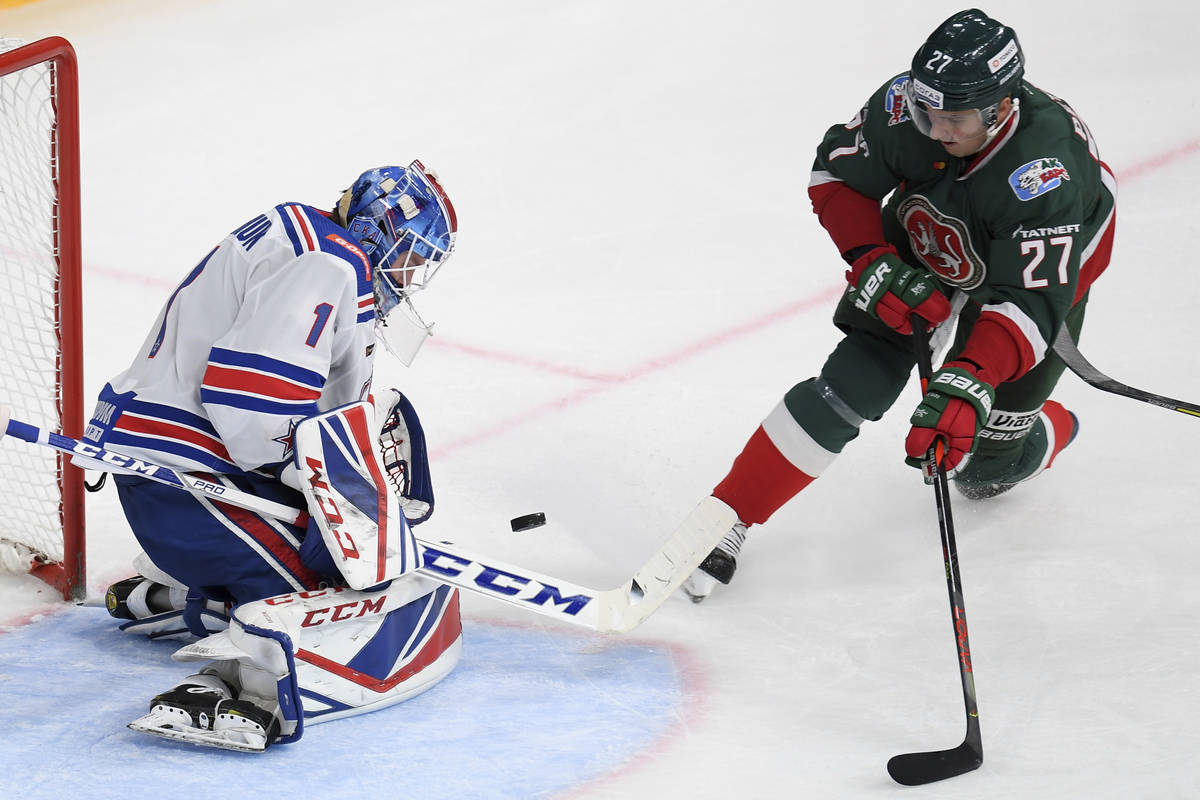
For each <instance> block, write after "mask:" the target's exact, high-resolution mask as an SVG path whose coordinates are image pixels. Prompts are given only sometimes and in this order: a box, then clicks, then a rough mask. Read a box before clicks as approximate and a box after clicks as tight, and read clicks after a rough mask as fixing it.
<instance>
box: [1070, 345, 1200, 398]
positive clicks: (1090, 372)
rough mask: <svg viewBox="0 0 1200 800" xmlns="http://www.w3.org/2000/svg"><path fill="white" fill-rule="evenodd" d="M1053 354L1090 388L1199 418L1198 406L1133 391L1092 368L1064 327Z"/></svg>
mask: <svg viewBox="0 0 1200 800" xmlns="http://www.w3.org/2000/svg"><path fill="white" fill-rule="evenodd" d="M1054 352H1055V353H1057V354H1058V357H1059V358H1061V359H1062V360H1063V363H1064V364H1066V365H1067V367H1068V368H1069V369H1070V370H1071V372H1074V373H1075V374H1076V375H1078V376H1079V377H1080V378H1081V379H1082V380H1083V382H1084V383H1086V384H1088V385H1090V386H1095V387H1096V388H1097V389H1101V390H1103V391H1105V392H1112V393H1113V394H1119V395H1121V396H1122V397H1130V398H1133V399H1134V400H1141V401H1142V402H1143V403H1150V404H1151V405H1155V406H1161V407H1162V408H1169V409H1171V410H1172V411H1178V412H1179V413H1180V414H1189V415H1191V416H1193V417H1200V406H1198V405H1196V404H1195V403H1187V402H1184V401H1183V400H1172V399H1171V398H1169V397H1163V396H1162V395H1161V394H1154V393H1152V392H1146V391H1142V390H1141V389H1135V388H1133V387H1132V386H1126V385H1125V384H1123V383H1121V382H1120V381H1117V380H1113V379H1112V378H1110V377H1108V376H1107V375H1105V374H1104V373H1103V372H1101V371H1100V370H1098V369H1096V368H1095V367H1093V366H1092V364H1091V362H1090V361H1088V360H1087V359H1086V358H1084V357H1083V353H1080V352H1079V347H1078V346H1076V344H1075V342H1074V341H1073V340H1072V339H1071V334H1070V332H1069V331H1068V330H1067V326H1065V325H1064V326H1063V327H1061V328H1059V329H1058V336H1056V337H1055V339H1054Z"/></svg>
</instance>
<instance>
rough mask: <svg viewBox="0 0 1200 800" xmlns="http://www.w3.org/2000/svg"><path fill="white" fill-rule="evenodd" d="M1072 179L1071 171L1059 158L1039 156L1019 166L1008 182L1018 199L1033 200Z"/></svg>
mask: <svg viewBox="0 0 1200 800" xmlns="http://www.w3.org/2000/svg"><path fill="white" fill-rule="evenodd" d="M1069 180H1071V175H1070V173H1068V172H1067V168H1066V167H1064V166H1063V163H1062V162H1061V161H1059V160H1058V159H1057V158H1038V159H1034V160H1033V161H1030V162H1029V163H1028V164H1023V165H1022V166H1020V167H1017V169H1016V170H1014V171H1013V173H1012V174H1011V175H1009V176H1008V184H1009V185H1010V186H1012V189H1013V191H1014V192H1016V194H1017V199H1018V200H1032V199H1033V198H1035V197H1041V196H1042V195H1044V194H1045V193H1046V192H1049V191H1051V190H1053V189H1057V188H1058V187H1059V186H1062V182H1063V181H1069Z"/></svg>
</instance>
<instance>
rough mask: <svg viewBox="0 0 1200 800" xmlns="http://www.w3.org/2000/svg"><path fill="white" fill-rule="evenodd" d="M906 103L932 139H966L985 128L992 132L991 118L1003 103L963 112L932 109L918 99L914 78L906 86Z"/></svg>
mask: <svg viewBox="0 0 1200 800" xmlns="http://www.w3.org/2000/svg"><path fill="white" fill-rule="evenodd" d="M904 102H905V104H906V105H907V106H908V115H909V117H911V118H912V121H913V125H915V126H916V127H917V130H919V131H920V132H921V133H923V134H925V135H926V136H928V137H930V138H931V139H940V138H943V137H944V138H948V139H964V138H970V137H972V136H978V135H979V134H981V133H984V132H985V131H987V132H989V133H991V131H990V129H989V122H988V120H992V121H994V120H995V119H996V116H997V107H998V106H999V104H998V103H997V104H995V105H991V106H988V107H987V108H984V109H978V108H967V109H963V110H961V111H946V110H945V109H940V108H930V107H929V105H928V104H927V103H926V102H925V101H924V100H920V99H918V97H917V93H916V88H915V86H914V81H911V80H910V81H909V82H908V83H907V84H906V85H905V87H904ZM935 129H936V130H935Z"/></svg>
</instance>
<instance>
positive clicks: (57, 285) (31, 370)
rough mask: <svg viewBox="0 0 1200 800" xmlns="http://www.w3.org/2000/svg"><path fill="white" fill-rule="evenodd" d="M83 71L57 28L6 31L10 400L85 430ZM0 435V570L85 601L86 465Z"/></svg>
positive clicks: (1, 243) (3, 236) (3, 380)
mask: <svg viewBox="0 0 1200 800" xmlns="http://www.w3.org/2000/svg"><path fill="white" fill-rule="evenodd" d="M79 181H80V178H79V77H78V68H77V61H76V57H75V51H74V49H73V48H72V47H71V44H70V43H69V42H68V41H67V40H66V39H63V38H61V37H58V36H52V37H49V38H46V39H41V40H39V41H36V42H32V43H30V44H24V43H22V42H19V41H16V40H12V39H0V403H4V404H6V405H8V406H10V407H11V408H12V409H13V414H14V416H17V415H18V413H19V415H20V416H22V417H28V418H30V419H41V420H43V424H44V425H45V427H46V428H49V429H52V430H57V431H60V432H62V433H64V434H66V435H68V436H81V435H82V433H83V424H84V419H83V331H82V307H81V306H82V291H81V281H82V279H81V271H82V256H81V252H82V251H81V244H80V237H81V231H80V228H81V226H80V187H79ZM15 444H16V443H14V442H4V443H3V444H0V480H2V481H3V483H4V486H5V489H6V492H5V494H6V497H7V500H8V502H6V504H5V505H6V509H5V513H4V514H2V515H0V568H3V569H4V570H7V571H14V570H15V571H24V572H30V573H32V574H34V575H36V576H38V577H39V578H41V579H42V580H44V581H46V582H47V583H49V584H50V585H51V586H53V587H54V588H56V589H57V590H59V591H60V592H61V593H62V596H63V597H64V598H65V599H71V598H81V597H82V596H83V594H84V592H85V590H86V583H85V538H84V501H83V497H84V494H83V471H82V470H80V469H78V468H77V467H74V466H72V465H71V464H70V463H68V460H67V459H66V458H64V457H63V456H61V455H58V454H52V455H50V456H44V455H43V454H41V453H40V452H37V451H40V450H43V449H44V448H29V447H17V446H14V445H15Z"/></svg>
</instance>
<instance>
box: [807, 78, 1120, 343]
mask: <svg viewBox="0 0 1200 800" xmlns="http://www.w3.org/2000/svg"><path fill="white" fill-rule="evenodd" d="M907 81H908V75H907V73H905V74H902V75H899V76H897V77H895V78H893V79H892V80H890V81H889V82H888V83H886V84H884V85H883V86H882V87H880V89H879V90H878V91H877V92H876V93H875V94H874V95H872V97H871V99H870V100H869V101H868V102H867V104H866V105H865V106H864V107H863V108H862V110H861V111H860V112H859V113H858V115H857V116H856V117H855V118H854V119H853V120H851V121H850V122H849V123H848V124H846V125H835V126H834V127H832V128H830V129H829V130H828V132H827V133H826V134H825V137H824V139H823V140H822V142H821V144H820V145H819V147H818V149H817V157H816V161H815V163H814V165H813V174H812V181H811V183H810V187H809V190H810V194H812V196H813V198H814V205H817V203H818V197H819V196H820V194H821V193H822V192H825V193H826V194H828V193H829V192H831V191H834V190H836V189H838V188H841V187H842V186H844V187H845V188H849V189H852V190H854V191H855V192H857V193H859V194H861V195H864V196H865V197H867V198H870V199H872V200H876V201H879V202H880V203H881V209H882V223H883V234H884V236H885V237H886V240H887V242H889V243H891V244H893V245H895V246H896V247H897V249H898V250H899V252H900V255H901V257H902V258H904V259H905V261H907V262H908V263H910V264H913V265H918V264H920V265H924V266H925V267H926V268H928V269H929V270H930V272H932V273H933V274H934V275H935V276H937V278H938V279H939V280H940V281H941V283H942V284H943V286H944V287H945V288H946V290H947V291H948V292H950V291H951V290H961V291H963V292H965V293H966V294H967V295H969V297H970V298H971V299H972V300H974V301H975V302H977V303H978V304H979V305H980V306H982V309H983V312H984V313H986V314H988V315H989V316H991V317H993V318H995V319H999V320H1002V321H1003V323H1004V324H1005V327H1006V328H1007V329H1008V330H1009V331H1010V333H1011V334H1012V335H1013V337H1014V340H1016V341H1018V343H1019V346H1020V347H1021V348H1022V350H1023V351H1024V358H1023V360H1024V361H1025V362H1026V364H1031V363H1037V362H1040V361H1041V360H1042V357H1043V356H1044V355H1045V352H1046V350H1047V347H1048V343H1050V342H1052V341H1053V340H1054V335H1055V334H1056V333H1057V331H1058V328H1059V326H1060V325H1061V324H1062V322H1063V320H1064V318H1065V317H1066V314H1067V312H1068V311H1069V310H1070V309H1071V306H1072V305H1073V304H1074V303H1075V302H1076V301H1078V300H1079V299H1080V298H1082V297H1083V296H1084V295H1085V294H1086V293H1087V291H1088V289H1089V287H1090V286H1091V283H1092V281H1094V280H1095V279H1096V278H1097V277H1098V276H1099V274H1100V273H1101V272H1102V271H1103V270H1104V268H1105V267H1106V266H1107V265H1108V261H1109V257H1110V255H1111V251H1112V239H1113V229H1114V221H1115V216H1114V214H1115V202H1116V180H1115V178H1114V177H1113V174H1112V171H1111V170H1110V169H1109V168H1108V166H1107V165H1105V164H1104V163H1103V162H1102V161H1101V160H1100V156H1099V151H1098V149H1097V147H1096V142H1095V140H1094V139H1093V138H1092V135H1091V133H1090V132H1089V131H1088V129H1087V126H1086V125H1084V123H1083V121H1082V120H1080V118H1079V116H1078V115H1077V114H1076V113H1075V112H1074V111H1073V110H1072V109H1071V108H1070V106H1068V105H1067V104H1066V103H1065V102H1063V101H1062V100H1060V99H1058V98H1056V97H1054V96H1052V95H1050V94H1048V93H1047V92H1044V91H1042V90H1041V89H1038V88H1037V87H1035V86H1033V85H1031V84H1029V83H1028V82H1025V83H1023V84H1022V86H1021V90H1020V93H1019V97H1017V98H1015V100H1016V102H1015V103H1014V107H1013V112H1012V113H1011V114H1010V115H1009V117H1008V118H1007V119H1006V120H1005V121H1004V122H1003V123H1001V124H1000V126H999V130H998V131H997V133H996V134H995V136H994V137H993V138H992V139H991V141H990V142H989V143H988V144H987V145H986V146H985V147H984V149H983V150H982V151H980V152H979V153H977V154H975V155H974V156H972V157H970V158H965V159H964V158H956V157H954V156H951V155H949V154H948V153H947V151H946V149H945V148H944V147H943V146H942V145H941V144H940V143H939V142H937V141H934V140H933V139H930V138H928V137H927V136H925V135H924V134H922V133H921V132H920V131H918V130H917V128H916V127H915V125H914V124H913V123H912V122H911V120H910V118H909V114H908V109H907V106H906V103H905V99H904V87H905V84H906V83H907ZM822 223H823V224H825V226H826V228H829V229H830V232H831V234H833V237H834V240H835V241H836V242H838V244H839V248H840V249H841V250H842V251H843V252H845V251H847V250H849V249H850V247H849V246H848V245H870V244H882V243H881V242H878V241H874V242H872V241H852V240H853V239H854V234H853V233H851V234H850V235H849V236H847V235H842V236H840V238H839V235H838V233H837V232H836V231H835V230H834V227H837V226H838V225H839V222H838V220H832V221H830V220H827V219H826V218H825V217H822ZM846 223H847V227H849V228H851V229H854V228H858V229H861V228H862V225H861V223H855V222H851V221H846ZM847 239H850V240H851V241H847Z"/></svg>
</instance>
